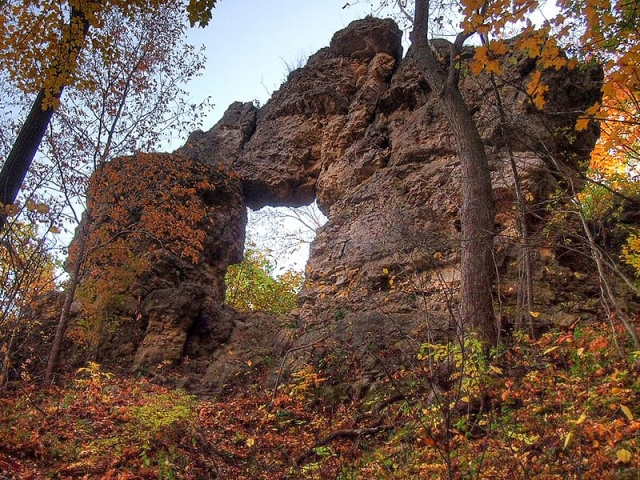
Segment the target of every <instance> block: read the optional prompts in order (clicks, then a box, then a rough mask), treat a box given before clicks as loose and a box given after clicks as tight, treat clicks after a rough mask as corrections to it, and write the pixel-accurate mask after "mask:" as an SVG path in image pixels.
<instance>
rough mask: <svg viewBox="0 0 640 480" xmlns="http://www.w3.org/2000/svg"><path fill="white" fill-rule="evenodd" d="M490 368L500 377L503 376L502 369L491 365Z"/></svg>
mask: <svg viewBox="0 0 640 480" xmlns="http://www.w3.org/2000/svg"><path fill="white" fill-rule="evenodd" d="M489 368H490V369H491V370H492V371H494V372H495V373H497V374H498V375H502V369H501V368H500V367H496V366H493V365H489Z"/></svg>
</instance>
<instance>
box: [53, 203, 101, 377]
mask: <svg viewBox="0 0 640 480" xmlns="http://www.w3.org/2000/svg"><path fill="white" fill-rule="evenodd" d="M89 223H90V215H89V214H87V215H86V216H85V218H84V219H83V220H82V221H81V224H80V225H81V227H80V235H79V236H78V250H77V252H76V261H75V262H74V264H73V270H72V271H71V278H70V279H69V286H68V287H67V291H66V292H65V293H66V295H65V299H64V305H63V306H62V312H60V319H59V321H58V326H57V328H56V334H55V337H54V338H53V343H52V344H51V351H50V352H49V359H48V360H47V370H46V372H45V375H44V383H45V385H48V384H50V383H51V382H52V381H53V375H54V373H55V372H56V370H57V369H58V363H59V361H60V350H61V348H62V341H63V340H64V336H65V334H66V333H67V328H68V327H69V316H70V314H71V305H72V304H73V299H74V297H75V295H76V289H77V288H78V284H79V283H80V271H81V270H82V264H83V263H84V260H85V251H86V245H87V237H88V235H89Z"/></svg>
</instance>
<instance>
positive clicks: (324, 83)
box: [120, 18, 601, 390]
mask: <svg viewBox="0 0 640 480" xmlns="http://www.w3.org/2000/svg"><path fill="white" fill-rule="evenodd" d="M434 47H437V48H445V47H446V43H442V41H440V43H439V44H438V45H434ZM502 65H503V67H504V70H505V74H504V76H503V77H502V78H500V79H496V86H495V88H494V86H493V85H492V83H491V82H490V79H489V77H488V76H487V75H485V74H481V75H477V76H463V80H462V82H461V90H462V92H463V95H464V97H465V99H466V101H467V102H468V105H469V106H470V109H471V111H472V112H473V115H474V119H475V120H476V122H477V124H478V125H479V128H480V132H481V135H482V138H483V139H484V141H485V144H486V150H487V153H488V155H489V158H490V164H491V169H492V178H493V184H494V194H495V199H496V205H497V208H498V214H497V216H496V222H497V224H498V227H499V230H500V234H499V235H498V236H497V238H496V241H495V242H496V245H495V247H496V269H497V271H498V272H499V278H500V285H497V286H496V291H497V292H500V293H501V294H502V295H501V296H500V298H499V299H498V297H496V301H498V300H499V301H500V305H501V314H502V315H504V316H505V320H507V321H508V319H509V317H510V316H511V318H512V317H513V315H514V309H515V307H514V304H515V297H516V293H515V292H517V290H518V288H519V285H518V268H519V265H518V259H519V252H520V239H519V227H518V216H517V209H516V208H515V200H516V199H515V193H514V192H515V189H514V182H515V181H514V174H513V170H512V165H515V166H516V167H517V171H518V175H519V178H520V181H521V183H522V188H523V191H524V192H525V194H526V201H527V211H528V216H527V220H528V223H529V229H530V233H531V235H532V236H533V237H534V238H536V239H538V237H539V236H540V232H541V229H542V228H543V226H544V218H545V216H546V213H545V212H544V207H545V201H546V199H547V196H548V195H549V193H551V192H552V191H554V190H555V189H556V188H558V187H559V186H560V187H561V186H562V185H560V184H559V183H558V178H559V177H558V175H557V173H558V171H559V170H560V169H563V168H564V167H563V166H565V165H571V166H575V165H577V164H578V162H580V161H582V160H584V159H585V158H587V156H588V154H589V152H590V150H591V148H592V147H593V143H594V140H595V132H594V131H593V130H588V131H586V132H582V133H579V134H576V133H574V132H573V125H574V124H575V120H576V115H577V112H580V111H581V110H584V108H586V107H587V106H589V105H591V104H592V103H593V102H594V101H595V100H596V99H597V98H598V96H599V86H600V80H601V72H600V71H599V70H598V69H597V68H592V69H589V68H587V69H581V70H578V69H576V70H567V69H562V70H560V71H547V72H545V74H544V78H545V82H546V84H547V85H548V86H549V90H548V92H547V95H546V100H547V103H546V105H545V107H544V109H543V110H541V111H538V110H536V109H535V108H534V106H533V105H532V103H531V101H530V98H529V96H528V95H527V93H526V87H527V85H528V82H529V81H530V79H531V75H532V73H533V71H534V69H535V68H536V63H535V60H531V59H528V58H524V56H522V55H519V54H518V53H517V52H514V53H509V54H506V55H505V56H504V58H503V60H502ZM436 95H437V93H434V92H431V91H430V89H429V88H428V86H427V85H426V82H425V81H424V80H423V79H422V78H421V76H420V75H419V73H418V72H417V70H416V69H415V67H414V66H413V64H412V61H411V60H410V58H409V57H405V58H403V57H402V47H401V32H400V30H399V29H398V27H397V26H396V25H395V23H394V22H393V21H391V20H378V19H373V18H367V19H364V20H359V21H356V22H354V23H352V24H351V25H349V26H348V27H347V28H346V29H344V30H342V31H340V32H338V33H336V34H335V36H334V37H333V39H332V41H331V44H330V46H329V47H327V48H323V49H321V50H320V51H318V52H317V53H316V54H315V55H313V56H311V57H310V58H309V60H308V62H307V65H306V66H305V67H303V68H300V69H298V70H295V71H293V72H292V73H291V74H290V75H289V78H288V79H287V81H286V83H285V84H284V85H283V86H282V87H281V88H280V90H278V91H277V92H275V93H274V95H273V97H272V98H271V100H269V102H268V103H267V104H266V105H265V106H264V107H262V108H259V109H258V108H256V107H255V106H253V105H252V104H250V103H234V104H233V105H231V106H230V107H229V108H228V110H227V111H226V113H225V115H224V117H223V118H222V120H220V122H218V124H216V125H215V126H214V127H213V128H212V129H211V130H210V131H208V132H194V133H193V134H192V135H191V136H190V138H189V140H188V142H187V144H186V145H185V146H184V147H183V148H181V149H180V150H179V151H178V152H176V154H177V155H180V156H184V157H187V158H189V159H193V160H196V161H197V162H200V163H204V164H207V165H211V166H212V168H213V167H215V170H216V172H219V171H220V170H219V169H218V166H219V165H220V166H222V167H223V168H224V170H225V171H228V172H232V174H231V176H230V178H235V177H236V176H237V178H239V182H240V183H241V186H242V196H243V198H240V194H239V190H238V191H237V192H236V191H235V190H234V192H233V193H232V194H229V195H228V196H225V197H224V198H225V200H224V201H219V202H217V203H216V208H217V209H218V210H217V211H218V212H223V210H225V209H226V208H227V206H226V205H228V210H226V211H225V212H224V213H219V214H220V215H224V217H225V219H226V220H223V221H222V223H217V224H218V225H222V224H224V225H227V224H228V225H232V226H229V227H224V228H232V229H234V231H237V232H240V230H241V225H239V224H238V222H241V221H242V220H243V219H244V216H243V214H242V213H241V212H240V209H241V208H243V206H242V205H243V201H244V203H246V205H247V206H249V207H251V208H254V209H255V208H261V207H262V206H265V205H273V206H277V205H289V206H299V205H304V204H308V203H311V202H312V201H313V200H314V199H316V200H317V202H318V205H319V206H320V208H321V210H322V211H323V212H324V213H325V215H326V216H327V217H328V223H327V224H326V225H325V226H324V227H323V228H321V229H320V231H319V232H318V235H317V238H316V240H315V241H314V243H313V245H312V249H311V256H310V259H309V262H308V267H307V278H306V283H305V286H304V289H303V291H302V292H301V294H300V307H299V309H298V310H297V311H296V312H294V313H293V314H292V317H291V318H290V319H288V320H287V322H286V323H287V325H288V327H287V328H285V327H282V328H281V327H280V325H283V324H284V322H279V321H278V320H277V319H270V318H268V317H266V316H264V315H248V314H239V313H234V312H232V311H230V310H229V309H228V308H226V307H223V306H222V302H221V300H220V299H221V294H220V292H219V291H217V293H216V292H212V291H211V289H212V288H214V287H212V285H218V286H219V285H220V282H221V278H222V275H223V272H224V269H225V268H226V265H227V263H228V262H229V261H237V260H238V259H239V252H240V251H241V250H242V242H243V239H242V238H241V235H235V234H234V235H233V236H232V237H233V238H229V236H228V235H227V236H226V237H225V234H224V232H225V230H224V229H223V230H220V229H219V228H218V229H214V230H212V231H210V232H208V233H207V238H208V239H209V240H207V242H206V243H207V245H208V246H209V248H211V249H214V250H215V251H216V253H215V254H212V255H211V256H210V257H208V258H207V259H206V260H205V261H202V262H201V263H199V264H197V265H192V266H189V268H188V269H186V270H188V271H189V272H190V273H189V274H188V275H187V276H186V277H184V278H181V279H180V280H179V281H177V282H174V283H172V284H171V285H170V286H168V287H166V288H164V287H163V288H160V287H159V288H157V289H154V290H147V291H145V292H144V293H143V294H142V297H143V298H142V299H141V302H142V305H143V308H142V310H141V313H142V317H143V320H142V321H143V323H142V325H146V328H142V329H141V330H140V336H139V338H138V337H136V338H138V339H137V340H136V341H135V342H133V343H132V344H131V347H132V350H131V351H130V352H129V355H130V356H131V357H132V358H135V366H136V367H137V368H141V367H145V366H146V367H145V368H147V367H151V366H153V365H156V364H157V363H161V362H162V361H163V360H169V361H171V362H173V363H174V364H175V365H178V366H180V367H181V368H182V371H183V373H184V378H185V379H186V380H185V382H187V384H188V385H191V386H192V387H194V388H199V389H201V390H215V389H217V388H219V387H220V386H222V385H223V384H224V383H225V382H228V381H230V379H231V378H236V377H237V376H238V375H239V374H241V373H243V372H245V371H246V363H247V360H251V361H252V362H253V363H256V362H259V361H260V359H261V358H262V359H264V358H265V357H267V356H268V355H273V356H275V357H277V358H281V355H282V353H283V352H284V351H285V349H286V348H289V347H292V346H297V347H302V346H304V345H308V348H299V349H297V350H296V353H295V355H290V357H291V358H290V360H292V361H294V362H303V361H309V360H310V361H313V362H315V363H316V364H317V365H318V366H319V367H321V368H324V369H325V371H326V373H327V375H334V376H335V378H336V379H337V378H339V377H344V376H347V377H348V376H353V375H356V374H357V375H360V376H363V378H365V379H366V378H371V379H372V378H374V377H375V376H376V375H378V374H379V373H380V366H379V363H380V361H381V359H382V358H385V357H387V356H389V357H393V359H394V360H393V361H394V362H402V361H404V360H407V359H410V357H411V355H414V354H415V351H416V349H417V347H418V346H419V343H420V342H421V341H424V340H426V339H443V338H446V337H447V336H448V335H449V334H450V332H451V325H452V321H453V319H454V318H455V311H456V293H457V289H458V285H459V268H458V267H459V233H458V205H459V200H460V199H459V191H458V181H459V175H460V173H459V164H458V160H457V158H456V154H455V151H454V147H453V138H452V134H451V132H450V130H449V128H448V126H447V124H446V121H445V120H444V118H443V115H442V114H441V112H440V109H439V106H438V102H437V98H436ZM497 95H499V97H500V99H501V102H502V103H503V104H504V105H505V111H504V112H503V113H504V117H501V114H500V112H499V110H498V108H497V104H498V101H497V98H498V97H497ZM501 118H503V119H504V121H501ZM569 132H571V133H569ZM218 175H222V174H218ZM225 175H226V174H225ZM216 182H218V183H217V184H219V182H222V183H225V182H227V183H228V178H227V177H226V176H225V177H224V178H223V177H219V178H217V179H216ZM234 188H235V187H234ZM230 197H232V198H233V201H231V202H228V200H229V198H230ZM232 217H234V218H235V219H233V218H232ZM225 222H226V223H225ZM216 236H219V237H225V238H228V241H227V240H225V241H224V242H222V243H220V241H219V240H216ZM234 242H235V243H234ZM539 245H540V247H539V248H536V249H533V250H532V251H531V254H532V258H533V262H534V265H535V266H537V267H540V266H541V265H543V264H544V265H546V266H547V268H545V269H542V268H536V269H535V272H536V274H535V281H536V283H535V302H536V308H539V309H540V310H543V309H544V310H545V311H547V312H554V313H556V314H558V315H560V314H562V315H565V316H566V318H567V319H574V318H579V316H580V315H586V314H589V313H588V312H589V308H590V307H589V300H588V298H586V297H584V296H583V297H579V296H578V297H579V298H573V297H572V296H571V295H570V293H569V292H570V289H568V288H564V289H562V290H558V289H554V288H553V287H552V286H549V285H552V284H553V283H554V281H555V280H554V279H555V278H562V280H563V281H570V280H566V277H567V273H568V272H569V271H568V270H567V269H566V268H564V267H563V266H561V265H560V264H558V262H557V261H556V259H555V256H554V252H553V251H550V250H549V249H548V248H546V246H545V243H544V242H541V243H540V244H539ZM229 252H231V253H229ZM220 258H224V259H225V260H224V261H223V260H220ZM214 259H215V260H214ZM181 268H182V267H181ZM163 271H164V269H163ZM180 271H182V270H180ZM202 272H206V273H202ZM165 273H166V272H165ZM155 274H156V273H155V270H154V273H153V275H155ZM145 275H147V274H145ZM158 275H159V276H160V277H162V276H163V275H164V273H159V274H158ZM215 275H217V276H218V277H217V279H216V280H213V281H212V280H211V278H212V276H215ZM145 278H146V279H147V280H146V281H149V282H151V283H153V282H152V281H151V280H149V278H150V277H149V276H148V275H147V276H146V277H145ZM154 281H155V280H154ZM212 282H213V283H212ZM216 282H217V283H216ZM216 288H218V287H216ZM220 288H224V287H220ZM585 312H587V313H585ZM205 313H206V314H205ZM294 326H295V328H294ZM276 332H277V333H276ZM208 338H215V339H216V341H215V342H212V341H209V340H207V339H208ZM223 343H224V344H225V346H224V348H219V347H220V345H222V344H223ZM120 351H121V350H120ZM345 359H348V360H347V361H345ZM185 372H187V373H185ZM363 372H364V373H363ZM196 385H197V386H196Z"/></svg>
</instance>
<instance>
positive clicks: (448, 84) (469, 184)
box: [412, 0, 500, 345]
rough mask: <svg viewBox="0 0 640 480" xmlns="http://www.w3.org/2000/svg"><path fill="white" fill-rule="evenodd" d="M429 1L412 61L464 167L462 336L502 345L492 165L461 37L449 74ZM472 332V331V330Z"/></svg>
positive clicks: (418, 16) (418, 22)
mask: <svg viewBox="0 0 640 480" xmlns="http://www.w3.org/2000/svg"><path fill="white" fill-rule="evenodd" d="M428 10H429V2H428V0H419V1H417V2H416V11H415V20H414V30H413V33H412V49H413V60H414V61H415V64H416V66H417V67H418V69H419V70H420V72H421V73H422V75H423V76H424V78H425V80H426V81H427V83H428V84H429V86H430V87H431V89H432V91H433V92H434V94H436V95H437V96H438V99H439V101H440V106H441V108H442V110H443V112H444V114H445V117H446V119H447V122H448V123H449V126H450V127H451V129H452V131H453V135H454V138H455V142H456V152H457V154H458V158H459V160H460V167H461V186H460V187H461V196H462V209H461V212H460V217H461V218H460V223H461V228H462V254H461V267H460V268H461V285H460V321H459V324H458V325H457V330H458V333H459V334H460V335H461V336H464V335H466V334H468V333H469V330H470V329H471V330H472V331H474V332H476V333H477V334H478V335H479V336H480V338H481V339H482V341H484V342H485V343H486V344H487V345H494V344H496V343H497V341H498V337H499V333H500V329H499V326H498V325H497V323H496V318H495V315H494V311H493V294H492V292H493V280H494V277H495V269H494V261H493V237H494V216H495V211H494V203H493V190H492V187H491V175H490V172H489V164H488V161H487V156H486V153H485V151H484V144H483V143H482V139H481V138H480V134H479V132H478V128H477V126H476V124H475V122H474V120H473V117H472V115H471V113H470V112H469V109H468V108H467V105H466V103H465V102H464V99H463V98H462V95H461V93H460V90H459V88H458V72H459V70H458V69H457V68H456V65H455V62H456V61H457V59H456V57H457V55H458V53H459V50H460V49H461V47H462V42H463V41H464V39H465V38H466V37H464V36H463V35H462V34H461V35H460V36H459V38H458V39H456V43H455V45H452V50H451V56H450V59H449V70H448V71H446V70H445V69H444V68H443V66H442V64H441V63H440V61H439V60H438V59H437V58H436V56H435V55H434V53H433V51H432V50H431V48H430V46H429V43H428V40H427V25H428ZM469 327H470V328H469Z"/></svg>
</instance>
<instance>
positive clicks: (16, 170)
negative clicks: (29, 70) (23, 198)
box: [0, 7, 90, 232]
mask: <svg viewBox="0 0 640 480" xmlns="http://www.w3.org/2000/svg"><path fill="white" fill-rule="evenodd" d="M78 24H79V25H80V27H81V28H80V29H76V28H75V26H76V25H78ZM89 25H90V23H89V20H87V17H86V16H85V13H84V11H82V10H79V9H77V8H75V7H73V8H72V9H71V15H70V17H69V25H68V27H69V28H68V29H67V31H66V32H65V35H64V36H63V40H62V43H61V45H60V49H61V50H63V49H65V50H66V55H65V56H63V57H62V58H64V59H65V60H64V61H60V62H57V63H56V64H55V72H54V75H53V78H51V79H49V81H50V82H49V83H48V84H49V85H54V86H58V87H57V88H55V87H54V88H55V89H54V90H51V91H48V90H47V89H45V88H42V89H40V91H39V92H38V96H37V97H36V99H35V101H34V102H33V105H32V106H31V110H30V111H29V115H28V116H27V119H26V120H25V122H24V124H23V125H22V128H21V129H20V133H19V134H18V138H16V141H15V142H14V144H13V147H12V148H11V152H10V153H9V156H8V157H7V160H6V161H5V163H4V165H3V166H2V171H0V207H1V206H4V205H12V204H13V203H15V201H16V198H17V197H18V192H19V191H20V188H21V187H22V182H24V179H25V177H26V175H27V172H28V171H29V167H30V166H31V163H32V162H33V159H34V157H35V155H36V152H37V151H38V148H39V147H40V143H41V142H42V138H43V137H44V134H45V133H46V131H47V127H48V126H49V123H50V122H51V117H52V116H53V112H54V107H53V105H52V104H51V102H50V101H47V104H48V106H47V108H43V107H44V102H45V99H47V100H49V99H52V100H58V99H60V97H61V96H62V91H63V89H64V86H65V85H66V84H67V83H68V80H69V75H70V74H71V72H73V71H74V70H75V68H76V62H77V57H78V54H79V53H80V50H81V49H82V45H83V43H84V39H85V38H86V36H87V34H88V32H89ZM76 32H79V33H76ZM74 35H76V36H78V35H79V37H80V38H74ZM47 94H48V95H47ZM47 97H48V98H47ZM6 223H7V215H6V212H4V211H0V232H1V231H2V230H3V229H4V226H5V225H6Z"/></svg>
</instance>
